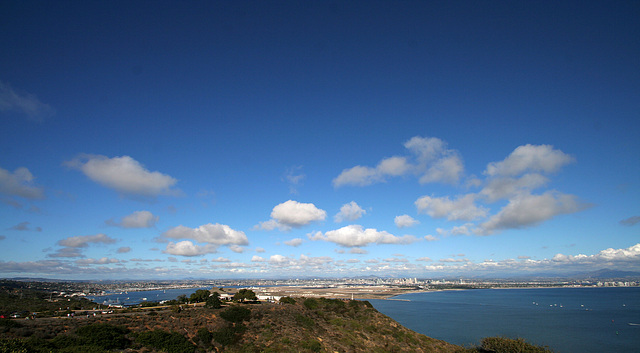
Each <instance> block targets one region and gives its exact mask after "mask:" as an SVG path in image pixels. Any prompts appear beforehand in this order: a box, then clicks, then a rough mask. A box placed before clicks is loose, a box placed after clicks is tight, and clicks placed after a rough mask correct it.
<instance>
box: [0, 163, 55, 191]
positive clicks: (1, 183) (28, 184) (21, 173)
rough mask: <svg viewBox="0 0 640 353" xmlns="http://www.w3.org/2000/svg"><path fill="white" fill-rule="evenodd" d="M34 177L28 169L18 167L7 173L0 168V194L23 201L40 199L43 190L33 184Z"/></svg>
mask: <svg viewBox="0 0 640 353" xmlns="http://www.w3.org/2000/svg"><path fill="white" fill-rule="evenodd" d="M34 180H35V178H34V176H33V174H31V172H30V171H29V169H27V168H24V167H20V168H17V169H16V170H14V171H13V173H11V172H9V171H8V170H6V169H3V168H0V193H3V194H6V195H11V196H19V197H23V198H25V199H42V198H44V190H43V188H42V187H40V186H37V185H35V184H34Z"/></svg>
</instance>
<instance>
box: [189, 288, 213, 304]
mask: <svg viewBox="0 0 640 353" xmlns="http://www.w3.org/2000/svg"><path fill="white" fill-rule="evenodd" d="M210 295H211V292H209V291H208V290H206V289H198V290H197V291H196V292H195V293H193V294H191V296H190V297H189V301H190V302H193V303H200V302H204V301H206V300H207V298H209V296H210Z"/></svg>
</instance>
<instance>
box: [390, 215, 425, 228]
mask: <svg viewBox="0 0 640 353" xmlns="http://www.w3.org/2000/svg"><path fill="white" fill-rule="evenodd" d="M393 222H394V223H395V224H396V227H398V228H407V227H412V226H415V225H416V224H419V223H420V221H418V220H416V219H414V218H413V217H411V216H409V215H406V214H403V215H401V216H396V218H394V219H393Z"/></svg>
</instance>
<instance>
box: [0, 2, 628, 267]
mask: <svg viewBox="0 0 640 353" xmlns="http://www.w3.org/2000/svg"><path fill="white" fill-rule="evenodd" d="M0 9H2V10H1V11H0V30H1V31H2V33H3V34H4V35H3V36H1V37H0V49H1V50H2V52H3V55H2V56H0V122H2V125H1V126H2V128H1V129H0V249H2V250H1V253H0V254H1V258H0V277H2V278H11V277H42V278H59V279H119V278H128V279H180V278H212V279H215V278H220V279H224V278H295V277H297V276H322V277H348V276H368V275H375V276H397V277H408V278H414V277H418V278H436V277H455V276H462V277H501V276H513V275H531V274H539V273H545V274H561V275H562V274H573V273H581V272H591V271H598V270H601V269H611V270H612V271H636V272H638V271H640V202H638V200H640V158H639V156H638V152H639V151H640V139H638V135H639V132H640V116H639V112H640V70H638V62H639V61H638V59H639V58H640V42H639V41H638V37H639V36H640V23H639V21H637V14H638V13H640V3H638V2H629V1H613V2H589V3H584V2H579V1H566V2H553V3H551V2H535V3H514V2H506V1H505V2H503V1H498V2H492V3H477V2H471V1H457V2H446V3H437V2H436V3H431V2H412V1H409V2H401V3H398V2H391V1H370V2H369V1H367V2H338V3H335V4H330V3H324V2H309V3H305V2H294V1H277V2H275V1H263V2H258V3H254V2H245V1H239V2H232V3H230V2H191V3H179V2H163V3H157V2H146V1H142V2H133V3H129V2H105V3H80V2H78V3H57V2H47V1H9V2H5V3H3V4H2V5H0Z"/></svg>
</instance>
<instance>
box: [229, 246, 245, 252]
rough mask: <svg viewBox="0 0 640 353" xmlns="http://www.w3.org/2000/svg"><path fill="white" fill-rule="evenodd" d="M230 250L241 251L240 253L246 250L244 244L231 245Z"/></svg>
mask: <svg viewBox="0 0 640 353" xmlns="http://www.w3.org/2000/svg"><path fill="white" fill-rule="evenodd" d="M229 250H231V251H233V252H235V253H239V254H241V253H243V252H244V248H243V247H242V246H239V245H235V244H234V245H231V246H229Z"/></svg>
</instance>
